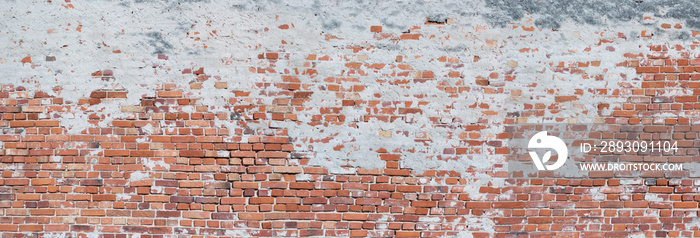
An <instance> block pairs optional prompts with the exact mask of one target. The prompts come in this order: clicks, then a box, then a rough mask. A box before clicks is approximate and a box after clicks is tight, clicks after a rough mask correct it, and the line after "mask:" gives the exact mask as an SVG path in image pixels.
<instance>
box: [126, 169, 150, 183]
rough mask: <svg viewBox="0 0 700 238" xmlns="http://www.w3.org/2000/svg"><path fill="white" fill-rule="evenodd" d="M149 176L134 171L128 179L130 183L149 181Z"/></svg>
mask: <svg viewBox="0 0 700 238" xmlns="http://www.w3.org/2000/svg"><path fill="white" fill-rule="evenodd" d="M150 178H151V176H150V175H149V174H148V173H145V172H142V171H136V172H133V173H131V177H130V178H129V180H130V181H132V182H135V181H141V180H144V179H150Z"/></svg>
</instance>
